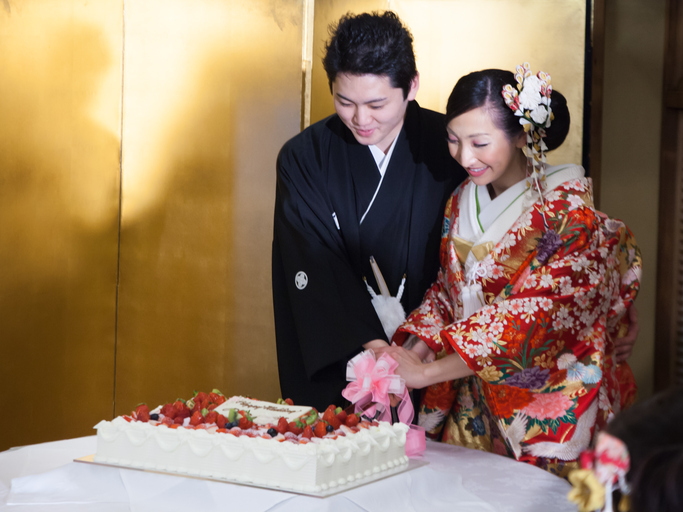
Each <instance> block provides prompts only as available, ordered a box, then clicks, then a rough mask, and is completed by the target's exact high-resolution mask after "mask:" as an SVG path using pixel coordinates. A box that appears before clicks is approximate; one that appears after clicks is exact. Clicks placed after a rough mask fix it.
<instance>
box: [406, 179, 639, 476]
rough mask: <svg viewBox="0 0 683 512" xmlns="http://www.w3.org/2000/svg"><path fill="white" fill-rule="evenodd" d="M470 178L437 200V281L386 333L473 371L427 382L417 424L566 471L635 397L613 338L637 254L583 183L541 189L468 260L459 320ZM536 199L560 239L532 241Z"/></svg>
mask: <svg viewBox="0 0 683 512" xmlns="http://www.w3.org/2000/svg"><path fill="white" fill-rule="evenodd" d="M468 186H474V184H472V183H471V181H470V180H467V181H465V182H464V183H463V184H462V185H461V186H460V187H459V188H458V189H456V191H455V192H454V193H453V195H452V197H451V199H450V201H449V203H448V204H447V207H446V211H445V219H444V230H443V235H442V243H441V252H440V258H441V270H440V272H439V275H438V279H437V281H436V282H435V283H434V284H433V286H432V287H431V288H430V289H429V290H428V291H427V293H426V294H425V297H424V300H423V303H422V305H421V306H420V307H419V308H418V309H416V310H415V311H414V312H412V313H411V314H410V315H409V317H408V319H407V320H406V323H405V324H403V326H401V327H400V328H399V330H398V331H397V334H396V336H395V337H394V340H395V341H397V342H398V343H399V344H400V343H402V342H403V341H404V340H405V339H406V337H407V335H409V334H414V335H416V336H418V337H419V338H421V339H422V340H424V341H425V342H426V343H427V344H428V345H429V346H430V348H432V350H434V351H435V352H436V354H437V357H439V358H440V357H444V356H445V355H446V354H449V353H453V352H457V353H458V354H459V355H460V357H461V358H462V359H463V360H464V361H465V363H466V364H467V365H468V366H469V367H470V368H471V369H472V370H473V371H474V372H475V376H473V377H468V378H465V379H459V380H456V381H451V382H445V383H440V384H435V385H433V386H430V387H429V388H427V389H426V390H425V391H424V392H423V400H422V404H421V410H420V423H421V424H422V425H423V426H424V427H425V428H426V430H427V431H428V432H429V433H430V434H431V435H432V436H435V437H438V436H441V439H442V440H443V441H445V442H449V443H452V444H459V445H462V446H467V447H472V448H478V449H482V450H486V451H492V452H496V453H500V454H504V455H508V456H511V457H515V458H517V459H518V460H521V461H525V462H528V463H531V464H535V465H537V466H539V467H542V468H544V469H546V470H548V471H551V472H554V473H557V474H560V475H562V476H565V475H566V474H567V473H568V471H569V470H571V469H573V468H574V467H576V460H577V458H578V456H579V454H580V453H581V451H582V450H583V449H585V448H587V447H588V445H589V443H590V442H591V439H592V438H593V436H594V435H595V434H596V433H597V430H600V429H602V428H603V427H604V426H605V424H606V423H607V421H608V420H609V419H610V418H611V416H612V415H613V414H615V413H617V412H618V411H619V410H620V409H621V408H622V407H623V406H625V405H628V403H625V402H628V401H632V400H633V395H634V390H635V383H634V380H633V375H632V373H631V372H630V369H629V368H628V366H627V365H626V364H625V363H622V364H620V365H617V364H616V362H615V357H614V339H615V337H616V336H618V335H620V334H621V335H623V334H625V332H626V331H627V329H628V315H625V313H626V311H627V309H628V307H629V306H630V305H631V304H632V303H633V300H634V299H635V297H636V294H637V291H638V287H639V279H640V274H641V258H640V251H639V249H638V247H637V246H636V244H635V240H634V238H633V236H632V234H631V232H630V231H629V230H628V228H627V227H626V226H625V225H624V224H623V223H622V222H620V221H618V220H614V219H610V218H608V217H607V216H605V215H604V214H602V213H600V212H598V211H596V210H595V209H594V208H593V201H592V190H591V182H590V180H589V179H586V178H576V179H571V180H569V181H566V182H562V183H561V184H559V185H557V186H555V187H554V188H553V189H552V190H549V191H547V192H546V193H545V194H544V195H545V204H544V205H543V204H542V203H541V202H540V201H536V202H535V203H534V204H533V205H532V206H530V207H529V208H527V209H526V210H520V211H522V212H523V213H521V215H519V217H518V218H517V220H516V221H515V222H514V224H512V227H511V228H510V229H509V230H508V231H507V232H505V233H504V234H503V235H502V237H500V239H499V240H497V241H496V242H495V245H493V244H492V245H493V249H492V250H491V251H490V252H488V254H485V256H483V258H482V259H480V260H479V261H478V263H477V265H478V268H479V272H478V273H477V275H476V276H475V279H476V281H477V282H478V283H479V284H480V285H481V286H482V291H483V295H484V299H485V305H484V306H483V307H482V308H481V309H479V310H478V311H477V312H476V313H474V314H473V315H471V316H470V317H469V318H463V304H462V298H461V292H462V289H463V286H465V285H466V284H468V283H466V282H465V271H464V265H463V262H462V261H461V260H460V259H459V258H458V254H457V251H456V247H455V246H456V244H455V241H456V239H457V238H458V233H459V223H460V222H461V221H462V220H463V219H462V217H463V214H464V212H463V211H461V210H460V208H461V205H462V199H463V195H464V194H465V191H466V190H467V187H468ZM544 207H545V217H546V219H547V224H548V228H549V229H550V230H553V231H554V232H555V233H556V234H557V235H559V237H555V242H556V243H555V245H554V246H553V247H550V248H548V244H545V246H544V245H543V242H540V241H541V239H542V237H543V236H544V233H546V231H547V229H546V227H545V225H544V221H543V216H542V215H541V209H542V208H544ZM546 239H547V234H546ZM539 242H540V243H539ZM551 245H552V244H551ZM548 251H550V253H551V254H540V253H543V252H546V253H547V252H548ZM553 251H554V252H553ZM548 256H550V257H549V258H548ZM539 260H540V261H539ZM545 260H547V261H545ZM469 277H471V275H470V276H469ZM625 395H626V396H625ZM444 423H445V428H444Z"/></svg>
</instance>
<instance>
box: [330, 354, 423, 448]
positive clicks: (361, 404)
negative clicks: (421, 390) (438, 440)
mask: <svg viewBox="0 0 683 512" xmlns="http://www.w3.org/2000/svg"><path fill="white" fill-rule="evenodd" d="M396 368H398V363H397V362H396V361H395V360H394V359H393V358H392V357H391V356H390V355H388V354H382V355H381V356H380V357H379V359H375V353H374V352H373V351H372V350H366V351H364V352H361V353H360V354H358V355H357V356H356V357H354V358H353V359H351V360H350V361H349V362H348V364H347V365H346V380H348V381H351V382H350V383H349V384H348V385H347V386H346V388H345V389H344V390H343V391H342V396H343V397H344V398H346V399H347V400H348V401H349V402H351V403H353V404H355V405H356V407H355V412H360V413H363V414H365V415H367V416H369V417H371V418H374V417H375V416H376V414H377V413H378V412H379V419H380V421H388V422H391V409H390V400H389V394H394V395H397V396H398V397H400V398H401V403H400V404H399V406H398V411H397V413H398V419H399V421H400V422H401V423H404V424H406V425H408V426H409V427H410V430H409V431H408V433H407V436H406V455H407V456H408V457H419V456H421V455H422V454H423V453H424V451H425V449H426V443H425V433H424V429H423V428H422V427H418V426H417V425H412V421H413V416H414V415H415V413H414V411H413V404H412V401H411V400H410V394H409V393H408V390H407V389H406V386H405V382H404V381H403V379H402V378H401V377H400V376H399V375H396V374H394V370H396Z"/></svg>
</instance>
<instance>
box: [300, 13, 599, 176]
mask: <svg viewBox="0 0 683 512" xmlns="http://www.w3.org/2000/svg"><path fill="white" fill-rule="evenodd" d="M315 9H316V10H315V30H316V34H315V37H314V39H313V56H314V59H313V74H312V93H311V96H312V105H311V122H315V121H317V120H319V119H322V118H324V117H326V116H328V115H330V114H332V113H333V112H334V106H333V104H332V97H331V95H330V89H329V86H328V83H327V77H326V75H325V72H324V70H323V69H322V64H321V56H322V55H323V51H324V42H325V40H326V39H327V28H326V27H327V25H328V24H329V23H331V22H335V21H336V20H338V19H339V17H340V16H341V15H342V14H344V13H346V12H353V13H360V12H366V11H372V10H380V11H381V10H388V9H390V10H393V11H394V12H396V13H397V14H398V15H399V16H400V17H401V19H402V20H403V22H404V23H405V24H406V25H408V27H409V28H410V30H411V32H412V34H413V39H414V48H415V54H416V58H417V68H418V71H419V72H420V91H419V92H418V95H417V101H418V102H419V103H420V105H422V106H424V107H427V108H431V109H432V110H437V111H439V112H445V110H446V102H447V101H448V96H449V95H450V93H451V91H452V89H453V86H454V85H455V82H457V80H458V78H460V77H461V76H463V75H465V74H467V73H469V72H471V71H477V70H480V69H486V68H501V69H509V70H514V68H515V66H516V65H517V64H520V63H522V62H524V61H528V62H529V63H530V64H531V69H532V70H534V71H537V70H539V69H543V70H544V71H547V72H548V73H550V74H551V76H552V84H553V87H555V88H556V89H558V90H559V91H561V92H562V94H564V95H565V96H566V97H567V101H568V103H569V109H570V112H571V115H572V127H571V130H570V133H569V136H568V137H567V140H566V141H565V143H564V144H563V145H562V146H561V147H560V148H559V149H558V150H556V151H553V152H551V153H550V154H549V156H548V159H549V161H550V162H551V163H564V162H575V163H581V149H582V136H583V78H584V37H585V15H586V2H585V0H505V1H503V0H384V1H360V0H342V1H335V2H325V1H319V2H316V5H315Z"/></svg>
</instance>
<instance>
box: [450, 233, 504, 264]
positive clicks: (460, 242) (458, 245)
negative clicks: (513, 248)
mask: <svg viewBox="0 0 683 512" xmlns="http://www.w3.org/2000/svg"><path fill="white" fill-rule="evenodd" d="M451 239H452V240H453V244H454V245H455V252H456V254H457V255H458V260H459V261H460V264H461V265H463V266H464V265H465V262H466V261H467V255H468V254H469V253H470V252H471V253H472V254H474V257H475V258H477V261H481V260H483V259H484V258H486V255H487V254H488V253H490V252H491V251H492V250H493V248H494V247H495V244H494V243H493V242H491V241H490V240H489V241H488V242H484V243H481V244H478V245H474V242H470V241H469V240H465V239H464V238H460V237H459V236H458V235H451Z"/></svg>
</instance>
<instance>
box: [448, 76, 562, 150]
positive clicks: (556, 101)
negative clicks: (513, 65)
mask: <svg viewBox="0 0 683 512" xmlns="http://www.w3.org/2000/svg"><path fill="white" fill-rule="evenodd" d="M505 84H510V85H511V86H512V87H514V88H515V89H516V88H517V82H516V81H515V75H514V73H512V72H511V71H505V70H502V69H485V70H483V71H475V72H474V73H470V74H469V75H465V76H463V77H462V78H461V79H460V80H458V83H456V84H455V87H454V88H453V92H451V95H450V97H449V98H448V104H447V105H446V123H450V122H451V121H452V120H453V119H455V118H456V117H458V116H459V115H461V114H464V113H466V112H469V111H470V110H474V109H475V108H479V107H483V108H485V109H487V110H488V111H489V113H490V114H491V119H492V120H493V122H494V123H495V125H496V126H497V127H498V128H499V129H501V130H503V131H504V132H505V134H506V135H507V138H508V140H510V141H512V140H514V139H515V138H516V137H518V136H519V135H520V134H521V133H523V132H524V128H523V127H522V125H521V124H520V123H519V116H516V115H515V113H514V112H513V111H512V109H511V108H510V107H508V106H507V105H506V104H505V100H504V99H503V86H505ZM550 108H551V109H552V111H553V115H554V116H555V117H554V119H553V120H552V122H551V124H550V127H549V128H546V136H545V138H544V140H545V143H546V145H547V146H548V151H551V150H553V149H557V148H558V147H560V146H561V145H562V143H563V142H564V139H565V138H567V133H569V122H570V118H569V109H568V108H567V99H566V98H565V97H564V96H563V95H562V94H561V93H560V92H559V91H557V90H555V89H553V91H552V93H551V95H550Z"/></svg>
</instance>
